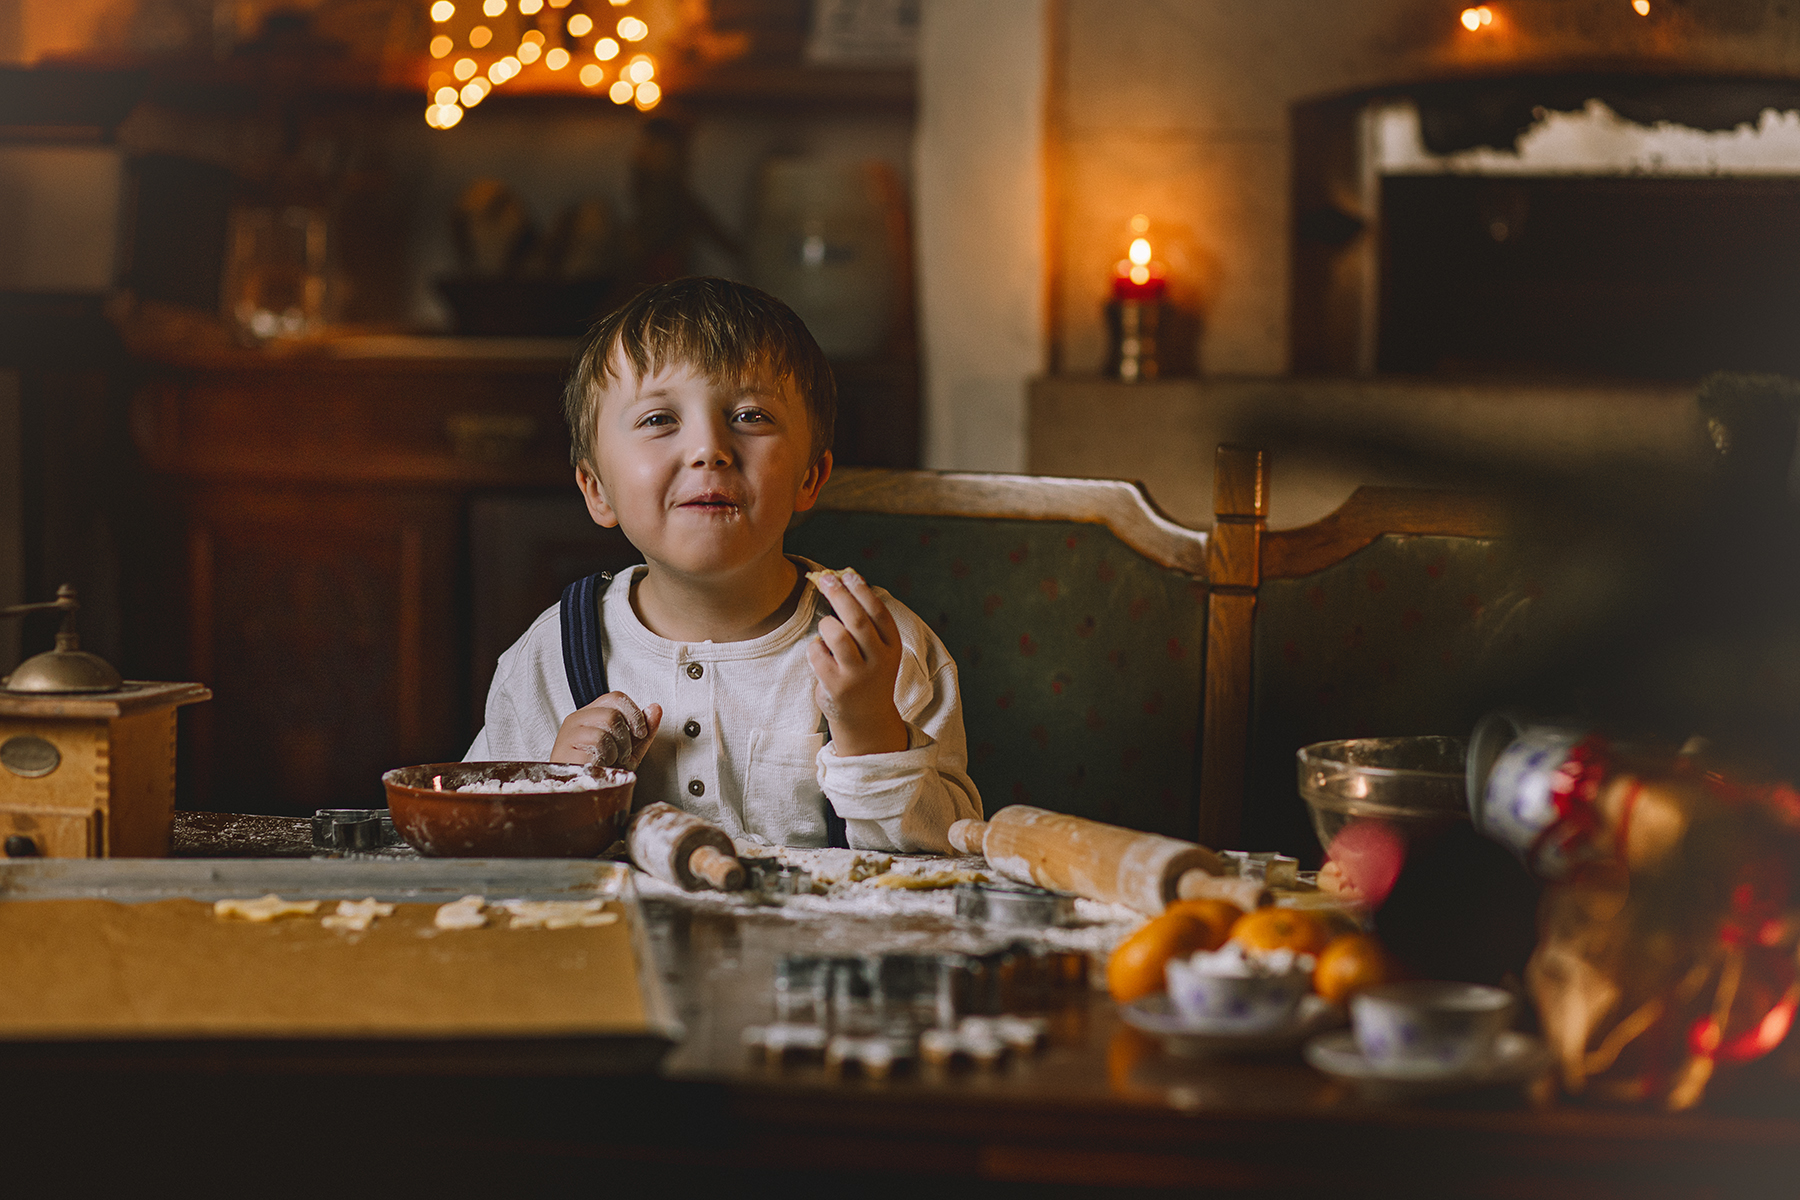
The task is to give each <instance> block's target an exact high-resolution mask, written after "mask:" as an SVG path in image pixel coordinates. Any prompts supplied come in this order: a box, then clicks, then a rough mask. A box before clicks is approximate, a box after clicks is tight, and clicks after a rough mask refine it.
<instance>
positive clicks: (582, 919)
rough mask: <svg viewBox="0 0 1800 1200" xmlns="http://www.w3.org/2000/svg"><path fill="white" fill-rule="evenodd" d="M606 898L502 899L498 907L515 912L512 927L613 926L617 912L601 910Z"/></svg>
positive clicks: (573, 927)
mask: <svg viewBox="0 0 1800 1200" xmlns="http://www.w3.org/2000/svg"><path fill="white" fill-rule="evenodd" d="M605 906H606V901H604V900H502V901H500V903H498V904H496V905H494V907H495V908H501V909H505V910H506V911H507V912H508V913H511V914H512V924H511V925H509V926H507V928H509V929H576V928H581V929H592V928H594V927H595V926H599V925H611V924H612V923H613V922H614V921H617V920H618V919H619V914H618V913H616V912H603V911H601V910H602V909H603V908H605Z"/></svg>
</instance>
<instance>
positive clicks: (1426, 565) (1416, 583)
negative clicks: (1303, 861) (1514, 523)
mask: <svg viewBox="0 0 1800 1200" xmlns="http://www.w3.org/2000/svg"><path fill="white" fill-rule="evenodd" d="M1215 480H1216V491H1217V495H1216V498H1215V508H1216V509H1217V510H1218V511H1217V512H1216V514H1215V524H1214V539H1213V562H1212V564H1211V568H1210V571H1209V578H1210V580H1211V583H1212V588H1213V591H1212V596H1211V601H1210V603H1211V612H1210V621H1209V629H1208V664H1209V666H1208V676H1209V677H1208V681H1207V711H1206V715H1205V720H1204V726H1205V731H1204V745H1205V758H1204V763H1205V767H1206V781H1205V786H1204V787H1203V789H1202V790H1203V795H1202V804H1203V811H1204V812H1205V813H1206V814H1208V820H1209V824H1208V826H1207V828H1206V832H1207V833H1211V834H1212V835H1213V836H1214V837H1215V838H1217V840H1218V841H1219V842H1220V843H1221V844H1225V845H1238V846H1242V847H1244V848H1247V849H1253V850H1281V851H1285V852H1287V853H1292V854H1299V855H1301V856H1303V857H1305V858H1309V859H1311V858H1316V857H1317V856H1318V854H1319V852H1320V847H1319V845H1318V841H1317V838H1316V837H1315V836H1314V833H1313V831H1312V826H1311V822H1310V819H1309V817H1308V815H1307V811H1306V806H1305V803H1304V802H1303V801H1302V800H1301V799H1300V795H1299V790H1298V787H1297V784H1296V781H1295V763H1294V752H1295V751H1296V750H1298V749H1299V748H1300V747H1302V746H1305V745H1307V744H1309V743H1312V742H1319V741H1328V740H1332V739H1337V738H1350V737H1377V736H1403V735H1408V734H1450V735H1460V736H1466V735H1467V734H1468V731H1469V729H1470V727H1471V726H1472V725H1473V724H1474V722H1475V719H1476V718H1477V717H1478V716H1479V715H1481V713H1483V712H1485V711H1487V710H1488V709H1490V708H1493V707H1494V706H1495V705H1496V704H1497V703H1501V702H1503V701H1504V700H1505V699H1507V697H1506V696H1505V695H1503V694H1501V693H1500V692H1499V691H1498V690H1497V689H1496V686H1495V682H1496V680H1497V679H1499V678H1501V677H1503V676H1504V674H1505V671H1504V665H1505V663H1506V661H1507V659H1508V658H1509V657H1510V656H1516V655H1518V654H1519V653H1520V651H1521V648H1522V647H1523V646H1524V645H1525V643H1526V642H1527V641H1529V640H1530V639H1531V638H1532V634H1533V631H1532V628H1531V626H1532V612H1533V608H1534V604H1533V602H1534V600H1535V599H1536V597H1537V594H1538V590H1539V589H1538V587H1537V585H1536V584H1535V583H1534V582H1533V580H1532V579H1531V578H1530V577H1529V575H1528V573H1527V571H1526V570H1525V568H1524V566H1523V564H1522V562H1521V561H1515V559H1514V558H1513V557H1512V556H1511V555H1510V554H1509V553H1508V551H1507V548H1506V543H1505V542H1504V540H1503V539H1502V537H1501V534H1502V530H1503V528H1504V513H1503V512H1502V511H1501V509H1500V506H1499V505H1498V504H1496V503H1495V502H1494V501H1492V500H1490V499H1487V498H1483V497H1479V496H1472V495H1467V494H1460V493H1451V492H1437V491H1425V490H1421V489H1410V488H1361V489H1359V490H1358V491H1357V492H1356V493H1355V494H1354V495H1353V496H1351V498H1350V499H1349V500H1347V501H1346V502H1345V503H1344V504H1343V506H1342V507H1340V508H1339V509H1338V510H1337V511H1336V512H1335V513H1332V514H1331V515H1329V516H1327V517H1325V518H1324V519H1322V520H1320V521H1317V522H1315V523H1313V524H1312V525H1307V526H1303V527H1301V528H1298V529H1290V530H1279V531H1275V532H1268V531H1266V530H1265V529H1264V527H1263V526H1264V522H1265V520H1266V517H1267V512H1268V507H1267V502H1268V461H1267V457H1266V455H1265V454H1264V453H1263V452H1262V451H1260V450H1252V449H1246V448H1242V447H1230V446H1222V447H1220V448H1219V456H1218V463H1217V467H1216V473H1215Z"/></svg>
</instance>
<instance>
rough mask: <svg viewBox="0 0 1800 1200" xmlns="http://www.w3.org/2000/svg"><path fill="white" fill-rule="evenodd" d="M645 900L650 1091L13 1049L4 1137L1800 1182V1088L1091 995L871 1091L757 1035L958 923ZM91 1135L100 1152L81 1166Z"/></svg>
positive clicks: (496, 1179)
mask: <svg viewBox="0 0 1800 1200" xmlns="http://www.w3.org/2000/svg"><path fill="white" fill-rule="evenodd" d="M202 832H204V831H202ZM277 832H279V831H277ZM292 833H293V831H291V830H290V831H289V832H288V834H284V835H282V836H279V837H272V838H271V839H270V840H271V842H272V843H276V844H278V845H280V846H285V850H282V849H279V848H278V849H277V852H286V853H303V852H304V846H303V844H302V843H301V841H300V839H299V838H297V837H295V836H292ZM194 835H195V828H194V827H193V826H191V825H189V826H186V827H185V832H184V833H183V834H182V835H181V847H180V848H181V849H185V850H188V851H192V850H194V849H196V848H197V846H196V838H195V836H194ZM284 838H285V842H284V841H283V839H284ZM644 908H645V912H646V919H647V921H648V923H649V926H650V931H651V934H652V943H653V946H654V947H655V954H656V956H657V960H658V963H657V965H658V967H659V969H660V970H662V971H663V973H664V977H665V979H666V981H667V983H668V984H669V986H670V988H671V990H672V992H673V994H674V996H675V999H676V1004H677V1007H678V1009H679V1012H680V1015H681V1018H682V1020H683V1021H684V1022H685V1024H686V1025H687V1029H688V1037H687V1040H686V1041H685V1043H684V1044H682V1045H681V1046H680V1047H678V1048H677V1049H676V1050H675V1051H674V1052H673V1053H672V1054H671V1055H670V1057H669V1058H668V1059H666V1060H665V1061H664V1063H663V1066H662V1069H661V1072H660V1073H659V1074H658V1075H656V1076H654V1077H637V1078H628V1079H621V1078H616V1077H609V1076H607V1075H604V1074H602V1073H601V1072H599V1071H598V1070H597V1069H596V1068H595V1066H594V1064H591V1063H585V1062H584V1061H583V1060H582V1058H581V1056H580V1054H579V1052H578V1051H571V1050H567V1049H565V1050H563V1051H561V1052H559V1053H553V1054H545V1053H541V1052H536V1051H534V1050H533V1049H532V1048H530V1047H523V1046H516V1047H507V1046H484V1047H477V1048H471V1049H470V1051H469V1052H468V1053H466V1054H462V1053H445V1052H443V1051H441V1050H433V1051H425V1050H422V1049H415V1050H409V1048H408V1047H406V1046H405V1045H398V1046H395V1045H387V1046H383V1047H380V1048H377V1049H375V1050H372V1051H369V1050H359V1048H357V1047H353V1046H350V1047H346V1046H317V1047H304V1048H299V1050H298V1052H296V1049H295V1048H293V1047H282V1046H269V1045H263V1046H201V1045H182V1046H171V1047H165V1048H160V1049H156V1050H142V1049H130V1050H123V1049H120V1048H108V1047H105V1046H94V1045H87V1046H76V1047H64V1048H58V1049H56V1050H54V1051H48V1052H45V1051H40V1052H35V1053H22V1052H20V1051H18V1050H17V1049H16V1048H15V1049H11V1050H9V1051H7V1052H6V1056H5V1061H4V1062H3V1063H0V1071H3V1072H4V1077H5V1078H6V1079H7V1081H8V1082H7V1086H6V1087H5V1088H4V1089H0V1122H3V1123H0V1128H5V1129H7V1130H8V1131H9V1134H8V1142H9V1144H11V1145H13V1146H15V1147H23V1146H30V1147H33V1148H34V1153H33V1154H32V1155H31V1156H30V1157H29V1159H28V1160H21V1159H20V1156H19V1155H17V1154H15V1155H14V1156H13V1159H14V1163H15V1165H16V1164H17V1163H19V1162H20V1161H24V1169H25V1170H27V1171H31V1170H41V1171H43V1173H44V1174H45V1176H46V1177H47V1178H48V1179H52V1180H57V1181H61V1182H63V1183H65V1184H66V1183H67V1182H68V1181H70V1180H74V1179H78V1180H80V1181H81V1182H83V1183H94V1184H103V1183H108V1182H113V1183H117V1182H124V1181H141V1180H142V1179H143V1178H144V1176H145V1174H146V1173H151V1174H155V1173H158V1172H166V1173H168V1174H169V1177H170V1178H177V1179H179V1180H181V1181H182V1182H184V1183H185V1184H188V1185H190V1187H191V1188H194V1189H197V1190H198V1191H200V1192H201V1193H202V1194H206V1193H209V1192H213V1191H219V1192H231V1193H234V1194H243V1193H244V1191H245V1190H246V1188H247V1187H249V1186H251V1185H254V1187H255V1189H256V1190H257V1191H258V1192H259V1193H260V1194H271V1193H272V1194H278V1195H279V1194H286V1193H287V1192H289V1191H292V1192H293V1193H294V1194H319V1192H320V1189H323V1188H327V1187H329V1188H330V1189H334V1190H337V1191H348V1192H350V1193H352V1194H360V1193H362V1192H364V1191H367V1192H369V1193H371V1194H372V1193H375V1192H383V1193H385V1194H396V1193H395V1192H394V1189H401V1192H400V1193H398V1194H410V1195H425V1194H431V1193H436V1192H447V1193H449V1194H455V1195H461V1194H472V1193H474V1192H478V1191H479V1192H483V1193H492V1192H495V1191H500V1190H503V1191H504V1193H505V1194H510V1195H519V1194H537V1193H538V1192H549V1191H556V1192H559V1193H561V1192H565V1191H566V1192H570V1193H574V1192H580V1193H582V1194H593V1193H596V1192H600V1191H607V1192H609V1193H610V1192H613V1191H616V1190H617V1189H620V1188H627V1189H636V1190H642V1191H646V1192H649V1193H650V1194H659V1193H660V1192H661V1191H664V1190H670V1189H675V1188H679V1190H681V1191H684V1192H685V1191H689V1190H692V1191H695V1192H698V1191H699V1190H701V1189H705V1188H712V1189H729V1190H730V1191H731V1192H732V1193H742V1192H746V1191H747V1192H749V1193H750V1194H756V1195H760V1194H764V1193H767V1192H771V1191H774V1190H775V1189H776V1188H778V1187H781V1186H782V1185H789V1186H791V1188H793V1189H797V1194H816V1193H817V1192H819V1191H820V1190H821V1189H823V1188H826V1187H843V1188H844V1189H845V1191H844V1193H843V1194H844V1195H846V1196H861V1195H865V1194H870V1193H873V1194H876V1195H887V1194H896V1195H897V1194H899V1193H901V1192H902V1191H904V1192H906V1193H907V1194H912V1193H915V1192H917V1193H921V1194H925V1195H938V1194H942V1193H943V1192H944V1191H946V1190H949V1191H952V1192H967V1191H978V1192H980V1193H981V1194H983V1195H1013V1194H1017V1195H1030V1196H1033V1197H1037V1196H1044V1195H1052V1196H1057V1195H1064V1194H1077V1193H1081V1192H1084V1191H1088V1190H1099V1191H1103V1192H1104V1193H1105V1194H1109V1195H1110V1194H1135V1193H1137V1192H1138V1191H1140V1190H1141V1191H1144V1192H1157V1191H1171V1190H1173V1191H1198V1192H1202V1193H1204V1194H1212V1195H1231V1196H1239V1195H1274V1194H1291V1195H1312V1196H1324V1195H1330V1196H1333V1197H1335V1196H1343V1195H1351V1196H1355V1195H1383V1196H1395V1195H1418V1196H1432V1197H1450V1196H1528V1197H1533V1198H1534V1200H1544V1198H1553V1197H1565V1196H1566V1197H1583V1198H1586V1197H1612V1196H1618V1197H1633V1198H1642V1197H1732V1198H1735V1197H1740V1196H1763V1195H1767V1196H1792V1195H1794V1194H1795V1192H1796V1190H1797V1185H1800V1089H1792V1088H1790V1089H1788V1090H1786V1091H1785V1092H1784V1091H1772V1090H1767V1089H1765V1090H1763V1091H1761V1092H1754V1091H1752V1090H1750V1089H1747V1088H1740V1090H1739V1094H1738V1095H1736V1096H1735V1097H1734V1096H1731V1095H1727V1094H1723V1093H1720V1094H1718V1095H1716V1097H1715V1098H1714V1099H1713V1100H1712V1101H1709V1107H1708V1108H1706V1109H1704V1110H1703V1111H1700V1112H1695V1113H1688V1114H1683V1115H1680V1116H1670V1115H1664V1114H1658V1113H1650V1112H1621V1111H1616V1110H1605V1109H1595V1108H1584V1107H1579V1106H1575V1105H1571V1104H1569V1103H1568V1102H1566V1101H1563V1102H1555V1101H1548V1100H1546V1101H1540V1102H1537V1103H1534V1102H1533V1101H1532V1100H1530V1099H1529V1098H1528V1097H1526V1096H1525V1095H1523V1094H1522V1093H1518V1092H1514V1093H1500V1094H1489V1095H1472V1096H1466V1097H1459V1098H1446V1099H1443V1100H1439V1101H1437V1102H1435V1103H1433V1104H1432V1105H1430V1106H1415V1107H1406V1106H1394V1105H1389V1104H1382V1103H1377V1102H1373V1101H1371V1100H1368V1099H1366V1098H1363V1097H1361V1096H1359V1095H1358V1094H1356V1093H1355V1092H1354V1091H1352V1090H1350V1089H1347V1088H1345V1087H1343V1086H1342V1085H1340V1084H1338V1083H1336V1082H1334V1081H1332V1080H1330V1079H1327V1078H1326V1077H1324V1076H1322V1075H1320V1074H1318V1073H1316V1072H1314V1071H1312V1070H1311V1069H1310V1068H1308V1067H1306V1066H1304V1065H1302V1064H1301V1063H1300V1062H1298V1061H1279V1060H1276V1061H1260V1062H1222V1061H1189V1060H1182V1059H1177V1058H1172V1057H1170V1056H1168V1055H1167V1054H1165V1053H1164V1051H1163V1050H1162V1049H1161V1048H1160V1047H1159V1046H1157V1045H1156V1044H1154V1043H1153V1042H1150V1041H1149V1040H1148V1039H1145V1038H1143V1037H1142V1036H1141V1035H1139V1034H1137V1033H1136V1032H1135V1031H1133V1030H1131V1029H1129V1028H1128V1027H1126V1026H1124V1025H1122V1023H1121V1022H1120V1021H1119V1019H1118V1017H1117V1015H1116V1012H1115V1010H1114V1006H1113V1005H1112V1003H1111V1001H1110V1000H1109V999H1107V998H1106V997H1105V996H1104V995H1103V994H1101V993H1098V992H1095V993H1076V994H1074V995H1073V996H1072V997H1071V999H1070V1003H1069V1004H1068V1005H1067V1006H1066V1007H1064V1008H1063V1009H1061V1010H1060V1011H1058V1012H1056V1013H1054V1014H1052V1038H1051V1044H1050V1046H1049V1047H1048V1048H1047V1049H1046V1050H1045V1051H1044V1052H1043V1053H1042V1054H1041V1055H1039V1056H1038V1057H1036V1058H1033V1059H1028V1060H1025V1061H1021V1062H1016V1063H1014V1064H1012V1065H1010V1066H1009V1067H1007V1068H1005V1069H1002V1070H1000V1071H998V1072H996V1073H991V1074H989V1073H980V1072H965V1073H958V1074H951V1075H948V1076H937V1075H931V1074H915V1075H908V1076H901V1077H898V1078H895V1079H893V1080H890V1081H887V1082H873V1081H868V1080H861V1079H851V1080H835V1079H832V1078H829V1077H827V1076H826V1074H825V1072H824V1070H823V1068H821V1067H817V1066H814V1067H799V1068H792V1067H791V1068H788V1069H785V1070H776V1069H771V1068H769V1067H766V1066H764V1065H763V1064H761V1063H760V1062H759V1061H756V1060H754V1059H753V1058H752V1057H751V1056H750V1055H748V1054H747V1053H746V1052H745V1050H744V1049H743V1046H742V1043H741V1040H740V1037H741V1031H742V1029H743V1027H744V1025H746V1024H748V1023H754V1022H758V1021H762V1020H766V1019H768V1017H769V1015H770V1012H771V1011H772V1009H771V1000H770V996H771V990H770V987H771V979H772V972H773V969H774V965H775V963H776V961H777V960H778V958H779V957H780V956H781V955H782V954H784V953H788V952H791V951H808V952H820V951H830V950H838V949H842V950H846V951H850V952H861V951H866V950H872V949H880V948H883V947H887V946H897V945H901V944H907V945H913V946H917V945H919V944H922V943H926V942H929V941H930V939H931V938H932V937H934V936H936V935H940V934H942V933H945V932H947V931H948V930H949V928H950V923H949V922H948V921H944V920H940V919H938V918H929V917H919V916H908V917H861V916H848V915H846V916H843V917H836V916H833V917H831V918H829V919H825V920H808V921H797V920H788V919H784V918H782V917H780V916H778V915H774V914H767V913H759V912H755V911H750V912H737V911H720V910H718V909H717V908H714V907H702V906H696V905H692V904H688V903H683V902H679V901H670V900H664V899H655V898H650V899H647V900H646V901H645V904H644ZM1746 1082H1747V1080H1746ZM97 1146H100V1147H104V1148H105V1151H106V1152H105V1153H104V1154H100V1153H89V1152H87V1148H89V1147H97ZM45 1151H47V1153H46V1152H45ZM21 1194H25V1193H21Z"/></svg>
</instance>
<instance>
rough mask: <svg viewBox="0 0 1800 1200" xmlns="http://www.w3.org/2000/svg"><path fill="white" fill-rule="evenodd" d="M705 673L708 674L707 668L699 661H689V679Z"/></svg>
mask: <svg viewBox="0 0 1800 1200" xmlns="http://www.w3.org/2000/svg"><path fill="white" fill-rule="evenodd" d="M704 674H706V668H705V667H703V666H701V665H700V664H699V663H689V664H688V678H689V679H698V678H700V677H701V676H702V675H704Z"/></svg>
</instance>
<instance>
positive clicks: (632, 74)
mask: <svg viewBox="0 0 1800 1200" xmlns="http://www.w3.org/2000/svg"><path fill="white" fill-rule="evenodd" d="M625 75H626V77H627V78H629V79H630V80H631V82H633V83H648V82H649V81H650V80H651V79H653V78H654V77H655V76H656V64H655V63H654V62H651V61H650V56H649V55H647V54H640V55H638V56H637V57H636V58H634V59H632V60H631V65H630V66H628V67H626V68H625Z"/></svg>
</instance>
